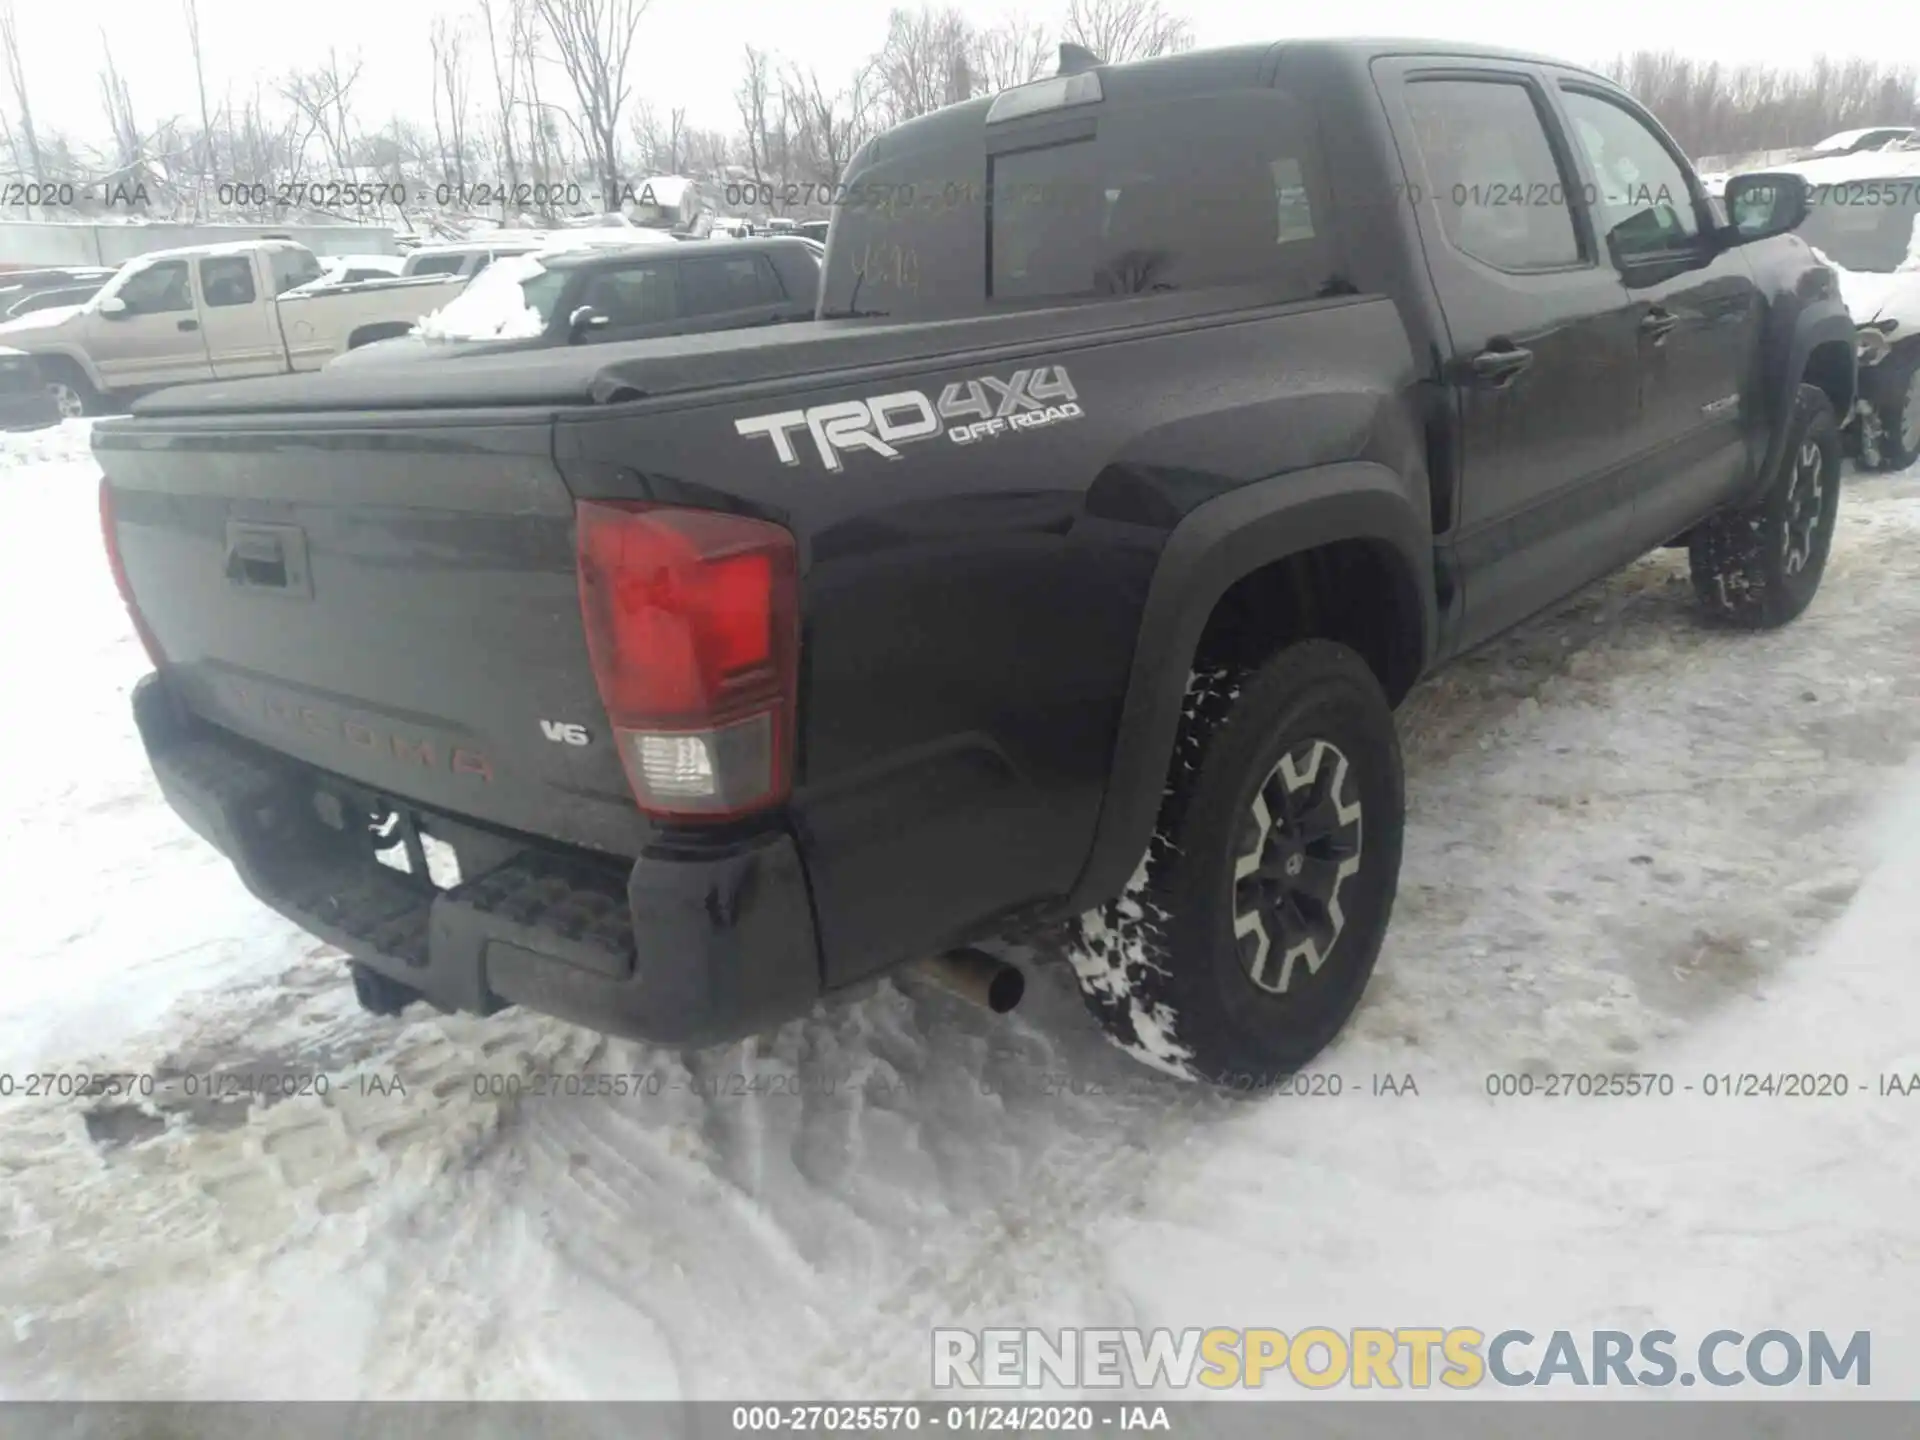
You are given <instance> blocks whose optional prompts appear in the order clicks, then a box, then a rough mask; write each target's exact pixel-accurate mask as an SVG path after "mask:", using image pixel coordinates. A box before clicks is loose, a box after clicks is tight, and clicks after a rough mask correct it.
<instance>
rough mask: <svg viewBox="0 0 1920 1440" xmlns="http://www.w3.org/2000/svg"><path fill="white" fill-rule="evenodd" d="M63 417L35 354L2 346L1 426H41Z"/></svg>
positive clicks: (24, 428) (0, 382) (0, 427)
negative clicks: (36, 361) (35, 359)
mask: <svg viewBox="0 0 1920 1440" xmlns="http://www.w3.org/2000/svg"><path fill="white" fill-rule="evenodd" d="M60 418H61V416H60V407H59V406H58V405H57V404H55V403H54V398H53V393H52V392H51V391H50V390H48V389H47V385H46V381H44V380H42V379H41V378H40V368H39V366H38V365H37V364H36V363H35V362H34V358H33V356H31V355H29V354H27V353H26V352H25V351H24V350H10V349H5V348H0V430H39V429H42V428H44V427H45V426H48V425H57V424H59V423H60Z"/></svg>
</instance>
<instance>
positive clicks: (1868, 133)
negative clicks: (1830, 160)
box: [1809, 125, 1920, 159]
mask: <svg viewBox="0 0 1920 1440" xmlns="http://www.w3.org/2000/svg"><path fill="white" fill-rule="evenodd" d="M1917 135H1920V127H1915V126H1912V125H1871V126H1868V127H1867V128H1866V129H1864V130H1842V131H1841V132H1840V133H1839V134H1838V135H1829V136H1828V137H1827V138H1826V139H1824V140H1822V141H1821V142H1820V143H1819V144H1818V145H1815V146H1814V147H1813V154H1812V156H1810V157H1809V158H1821V159H1824V158H1825V157H1827V156H1830V155H1857V154H1859V153H1861V152H1862V151H1867V150H1885V149H1888V148H1889V147H1891V146H1894V145H1898V144H1901V143H1903V142H1904V141H1908V140H1911V139H1913V138H1914V137H1915V136H1917Z"/></svg>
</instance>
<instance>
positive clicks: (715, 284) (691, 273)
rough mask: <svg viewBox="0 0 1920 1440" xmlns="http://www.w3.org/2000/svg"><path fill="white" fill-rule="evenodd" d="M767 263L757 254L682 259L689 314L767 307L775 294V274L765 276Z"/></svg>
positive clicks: (681, 264)
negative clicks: (773, 286) (773, 287)
mask: <svg viewBox="0 0 1920 1440" xmlns="http://www.w3.org/2000/svg"><path fill="white" fill-rule="evenodd" d="M765 263H766V262H765V261H763V260H762V259H761V258H760V257H759V256H758V255H727V256H723V257H718V258H713V259H700V260H682V261H681V262H680V284H681V286H682V287H683V289H684V290H685V292H686V297H687V313H688V314H689V315H713V314H718V313H719V312H721V311H724V310H748V309H751V308H752V307H754V306H755V305H765V304H767V303H768V301H770V300H771V299H773V298H774V294H775V292H774V291H773V290H772V289H771V287H772V285H773V283H774V282H773V277H772V275H770V274H766V273H763V270H762V267H763V266H764V265H765Z"/></svg>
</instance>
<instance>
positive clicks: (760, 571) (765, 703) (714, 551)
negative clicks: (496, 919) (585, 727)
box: [576, 500, 800, 819]
mask: <svg viewBox="0 0 1920 1440" xmlns="http://www.w3.org/2000/svg"><path fill="white" fill-rule="evenodd" d="M576 520H577V523H578V547H579V569H580V614H581V618H582V620H583V621H584V622H585V625H586V632H587V654H588V656H589V657H590V658H591V660H592V662H593V676H594V680H595V682H596V683H597V684H598V686H599V688H600V699H601V701H602V702H603V703H604V704H605V705H606V707H607V718H608V719H609V720H610V721H611V722H612V724H613V731H614V741H615V744H616V745H618V747H619V750H620V761H621V763H622V764H623V765H624V766H625V767H626V771H627V779H628V781H629V782H630V783H631V784H632V786H633V794H634V798H635V799H636V800H637V801H638V802H639V804H640V808H641V809H643V810H645V811H647V812H648V813H649V814H654V815H662V816H672V817H677V818H704V819H722V818H726V817H729V816H734V815H740V814H744V813H746V812H747V811H751V810H759V809H763V808H765V807H766V806H769V805H774V804H778V803H779V802H780V801H782V800H784V799H786V797H787V793H788V790H789V788H790V787H791V785H792V774H791V770H792V763H793V761H792V756H793V712H794V688H795V675H796V673H797V666H798V658H799V650H800V622H799V606H798V602H797V590H798V582H797V580H796V570H795V562H794V543H793V536H792V535H791V534H790V533H788V532H787V531H786V530H783V529H782V528H781V527H780V526H778V525H772V524H769V523H767V522H766V521H764V520H749V519H747V518H745V517H743V516H739V515H725V514H720V513H718V512H715V511H710V510H677V509H668V508H663V507H660V506H653V505H645V504H629V503H624V502H616V501H601V500H583V501H581V502H580V503H579V507H578V510H577V512H576Z"/></svg>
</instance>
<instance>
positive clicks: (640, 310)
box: [580, 260, 680, 330]
mask: <svg viewBox="0 0 1920 1440" xmlns="http://www.w3.org/2000/svg"><path fill="white" fill-rule="evenodd" d="M580 303H581V304H582V305H591V306H592V307H593V308H594V309H595V310H598V311H599V312H600V313H601V314H602V315H604V316H606V317H607V320H608V322H609V323H608V328H609V329H614V330H619V329H623V328H625V327H627V326H629V325H658V324H660V323H662V322H663V321H667V320H674V319H677V318H679V314H680V301H679V296H678V295H677V294H675V292H674V283H673V265H672V263H671V262H662V261H658V260H655V261H649V262H648V263H646V264H644V265H629V266H626V267H625V268H624V269H620V270H603V271H602V272H601V273H600V274H598V275H595V276H594V277H593V278H592V279H591V280H589V281H588V282H587V285H586V289H585V290H583V291H582V292H581V295H580Z"/></svg>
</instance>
